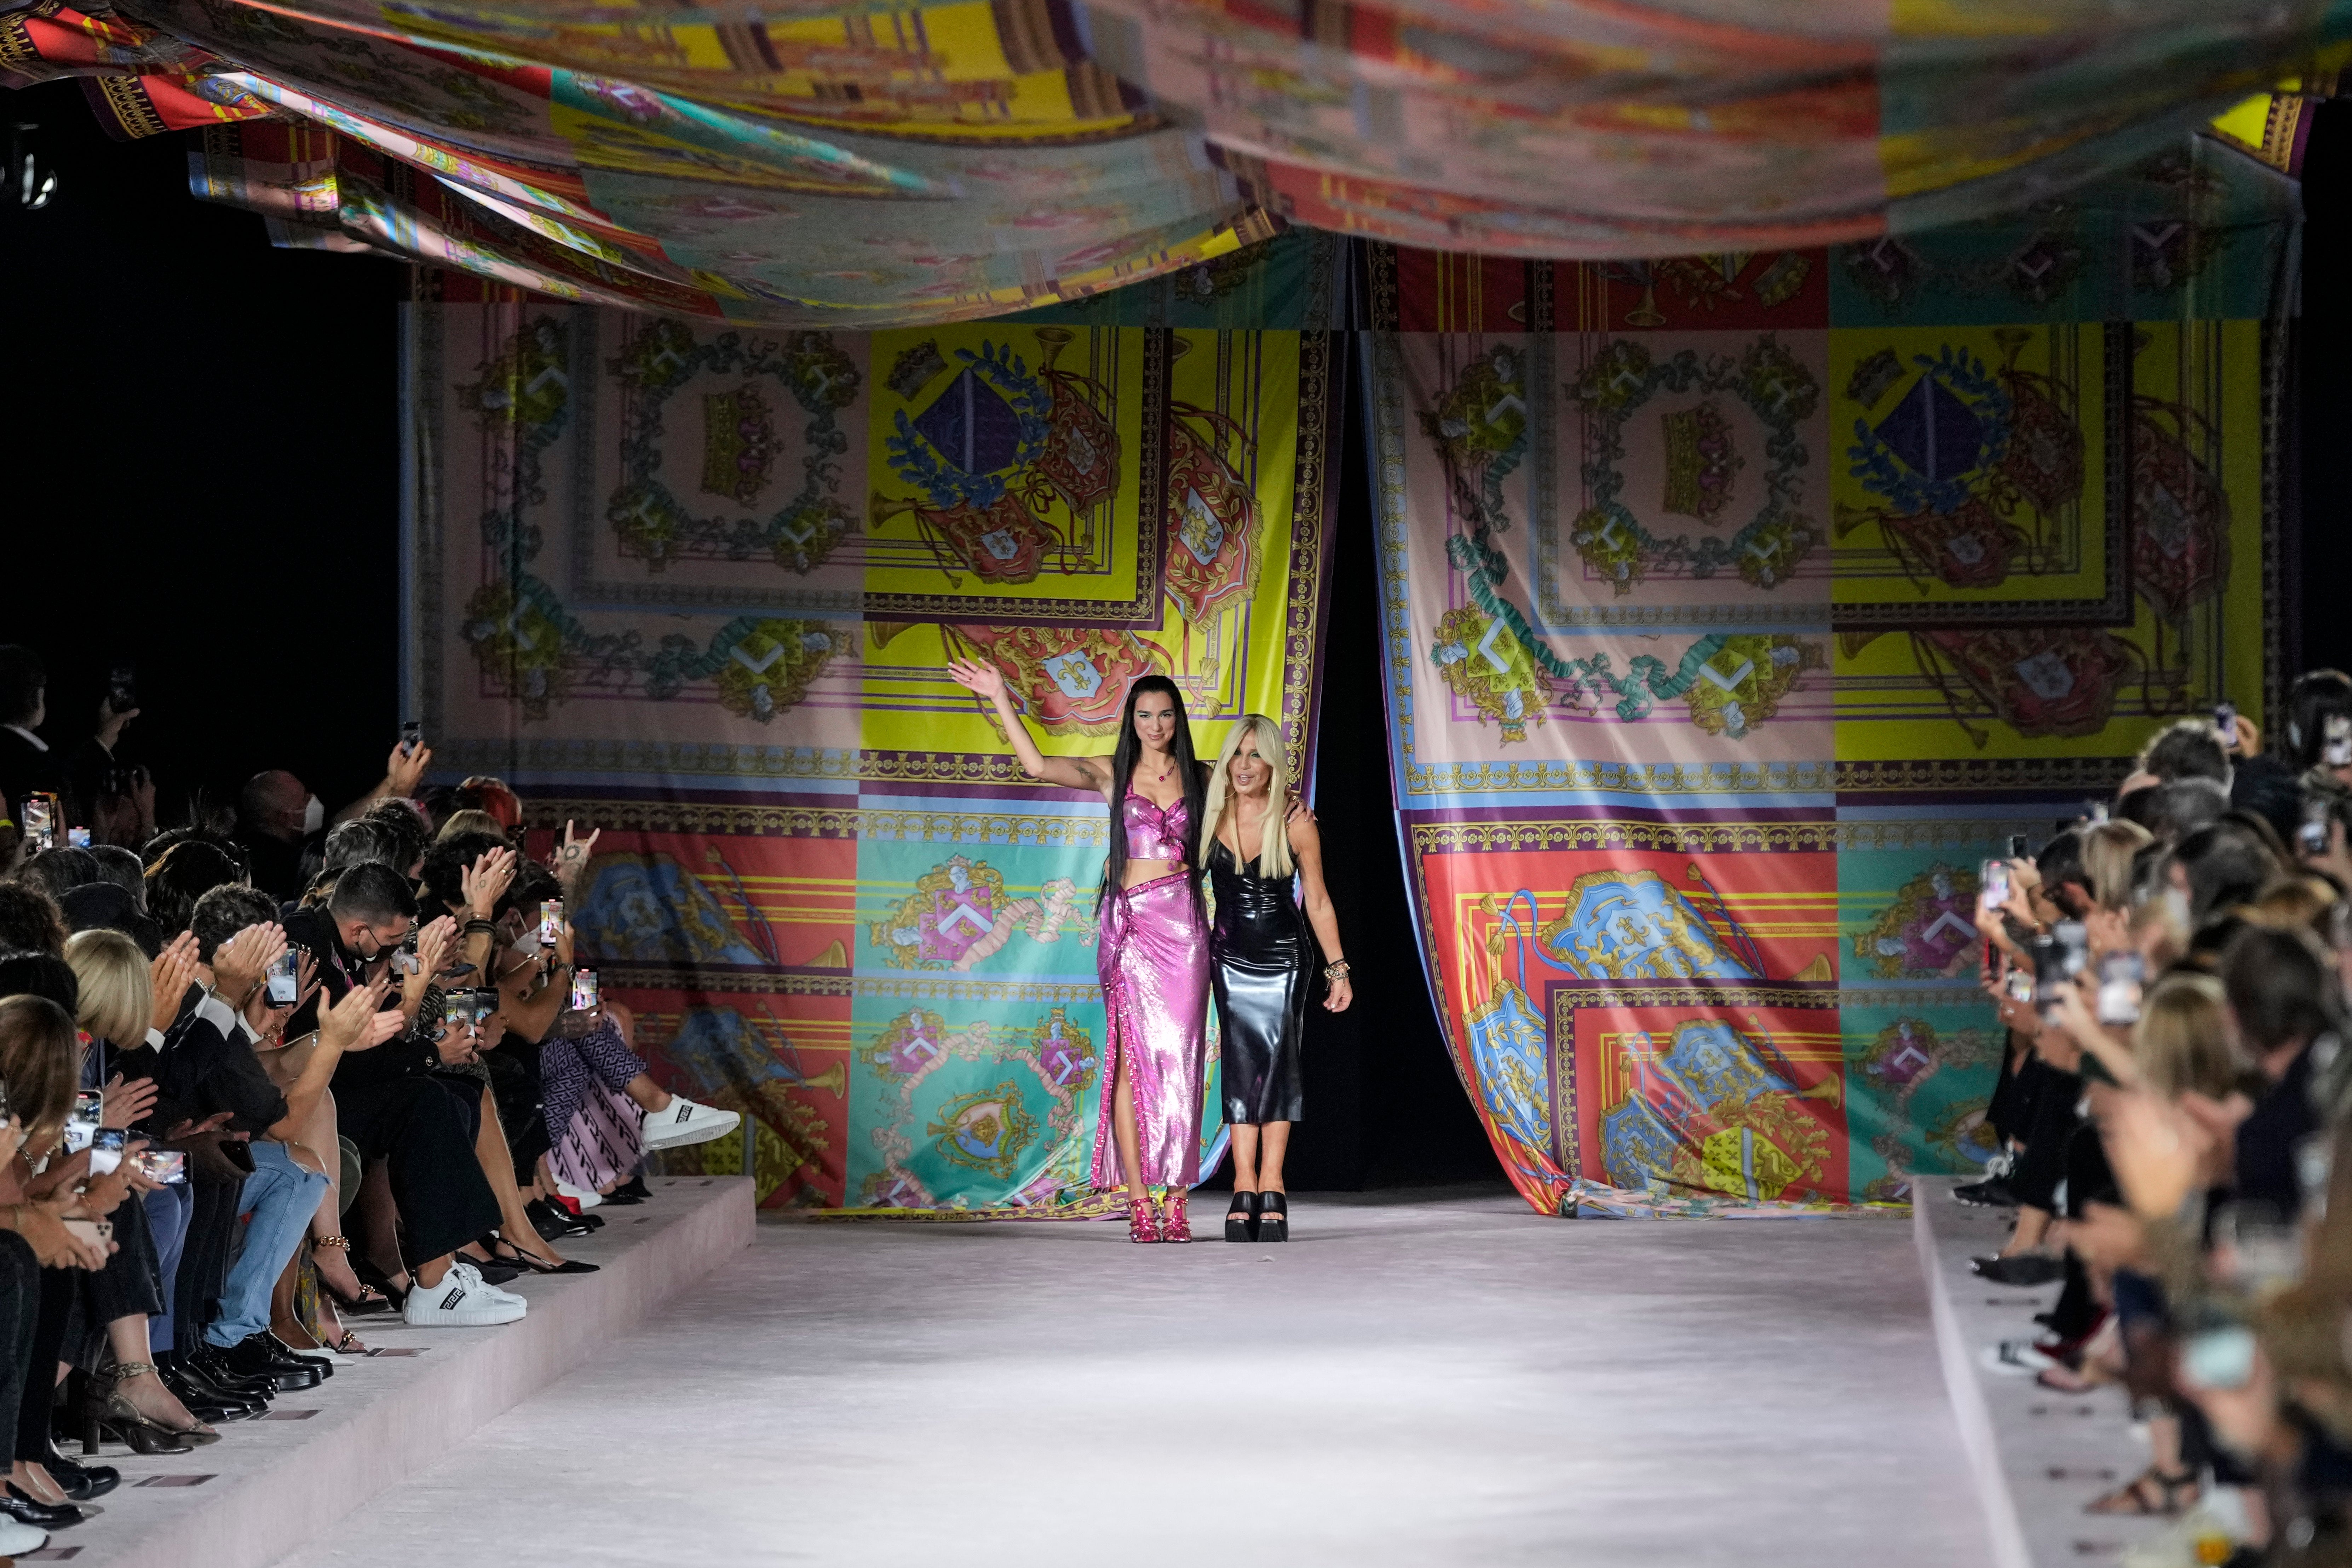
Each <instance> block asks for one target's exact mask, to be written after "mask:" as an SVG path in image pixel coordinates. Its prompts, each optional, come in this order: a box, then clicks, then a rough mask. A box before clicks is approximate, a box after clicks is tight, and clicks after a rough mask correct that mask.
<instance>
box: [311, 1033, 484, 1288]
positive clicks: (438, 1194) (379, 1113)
mask: <svg viewBox="0 0 2352 1568" xmlns="http://www.w3.org/2000/svg"><path fill="white" fill-rule="evenodd" d="M474 1097H475V1100H474V1104H475V1114H476V1116H477V1117H478V1116H479V1114H480V1105H481V1089H480V1086H479V1085H478V1084H477V1085H476V1086H475V1088H474ZM335 1114H336V1117H337V1119H338V1121H339V1123H340V1125H341V1131H342V1134H343V1136H344V1137H346V1138H349V1139H350V1140H351V1141H352V1142H354V1143H356V1144H358V1145H359V1151H360V1157H361V1158H362V1159H363V1160H373V1159H376V1158H378V1157H379V1156H381V1157H383V1159H385V1160H386V1161H387V1162H388V1163H389V1165H390V1174H391V1178H392V1201H393V1204H394V1206H395V1207H396V1208H398V1209H399V1210H400V1221H401V1224H402V1225H403V1226H405V1227H406V1229H407V1232H408V1242H407V1250H408V1255H409V1257H410V1258H413V1259H415V1260H417V1261H420V1262H421V1261H423V1260H424V1259H425V1258H438V1257H440V1256H441V1255H442V1254H444V1253H447V1252H455V1251H457V1248H458V1247H462V1246H464V1245H465V1244H466V1243H467V1242H469V1241H471V1240H473V1239H474V1238H475V1237H478V1236H481V1235H483V1234H485V1233H486V1232H488V1231H492V1230H496V1229H497V1228H498V1225H499V1199H498V1194H495V1193H493V1192H491V1191H490V1184H489V1182H488V1179H487V1178H486V1177H484V1176H483V1174H482V1167H481V1163H480V1162H479V1161H478V1160H477V1159H476V1158H475V1157H474V1135H473V1131H472V1128H471V1124H470V1123H469V1122H468V1121H467V1119H466V1118H465V1117H464V1116H463V1115H462V1114H461V1113H460V1111H459V1109H458V1103H457V1098H456V1097H455V1096H454V1095H452V1094H451V1093H450V1092H449V1090H448V1089H446V1087H445V1086H444V1085H443V1084H442V1083H441V1082H439V1081H438V1080H437V1079H434V1078H433V1077H431V1076H429V1075H418V1076H415V1077H412V1078H397V1079H388V1080H386V1081H384V1082H382V1083H372V1084H368V1085H365V1086H364V1087H362V1088H360V1089H358V1090H357V1092H355V1093H352V1094H351V1095H348V1096H346V1095H343V1094H341V1093H340V1092H339V1093H338V1094H337V1095H336V1097H335Z"/></svg>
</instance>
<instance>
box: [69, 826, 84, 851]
mask: <svg viewBox="0 0 2352 1568" xmlns="http://www.w3.org/2000/svg"><path fill="white" fill-rule="evenodd" d="M66 844H67V846H68V847H69V848H74V849H87V848H89V828H87V827H68V828H67V829H66Z"/></svg>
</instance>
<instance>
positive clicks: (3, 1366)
mask: <svg viewBox="0 0 2352 1568" xmlns="http://www.w3.org/2000/svg"><path fill="white" fill-rule="evenodd" d="M40 1318H41V1266H40V1264H39V1263H38V1262H37V1261H36V1260H35V1259H34V1258H33V1247H32V1243H30V1242H28V1241H26V1239H25V1238H24V1237H21V1236H18V1235H17V1234H16V1232H15V1231H13V1230H7V1231H0V1410H14V1411H18V1412H21V1411H22V1410H23V1409H24V1405H25V1395H26V1392H27V1391H28V1390H29V1389H30V1388H31V1387H32V1386H33V1385H34V1384H36V1383H37V1384H40V1386H41V1391H42V1392H43V1393H44V1394H49V1393H52V1392H53V1387H54V1385H53V1384H52V1383H51V1381H50V1380H51V1379H52V1378H54V1377H56V1375H57V1372H56V1365H55V1363H54V1362H53V1363H51V1364H50V1372H49V1376H48V1377H45V1378H36V1377H34V1376H33V1331H34V1330H35V1329H36V1328H37V1326H38V1325H39V1323H40ZM48 1410H49V1402H48V1401H47V1399H44V1400H43V1401H42V1402H41V1436H42V1437H43V1438H45V1439H46V1438H47V1436H48ZM41 1457H43V1458H46V1457H47V1455H46V1452H45V1453H44V1454H43V1456H41Z"/></svg>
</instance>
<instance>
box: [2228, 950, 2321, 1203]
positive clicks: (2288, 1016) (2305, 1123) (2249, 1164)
mask: <svg viewBox="0 0 2352 1568" xmlns="http://www.w3.org/2000/svg"><path fill="white" fill-rule="evenodd" d="M2221 985H2222V989H2223V990H2224V991H2225V992H2226V993H2227V994H2228V996H2229V999H2230V1013H2231V1017H2232V1018H2233V1019H2234V1020H2235V1021H2236V1023H2237V1026H2238V1027H2237V1033H2238V1039H2239V1042H2240V1043H2241V1044H2242V1046H2243V1047H2244V1048H2245V1050H2246V1052H2247V1054H2248V1055H2250V1056H2251V1057H2252V1058H2253V1066H2254V1067H2256V1068H2259V1069H2260V1070H2261V1072H2262V1075H2263V1078H2264V1079H2268V1080H2269V1082H2270V1085H2271V1089H2270V1092H2269V1093H2267V1094H2265V1095H2263V1097H2262V1099H2261V1100H2260V1101H2258V1102H2257V1103H2256V1104H2255V1106H2254V1109H2253V1110H2252V1113H2251V1114H2249V1115H2248V1116H2247V1117H2246V1119H2245V1120H2244V1121H2241V1122H2240V1123H2238V1130H2237V1135H2236V1143H2237V1159H2236V1166H2235V1183H2236V1189H2237V1196H2238V1197H2239V1198H2241V1199H2254V1200H2258V1201H2261V1202H2264V1203H2268V1204H2270V1205H2273V1207H2275V1208H2276V1209H2277V1211H2278V1213H2279V1214H2280V1215H2281V1216H2283V1217H2284V1218H2286V1219H2290V1220H2291V1219H2293V1218H2294V1215H2295V1213H2296V1211H2297V1210H2298V1209H2300V1208H2301V1207H2302V1206H2303V1183H2302V1181H2301V1179H2300V1178H2299V1176H2298V1175H2297V1173H2296V1171H2295V1152H2296V1150H2297V1148H2298V1147H2299V1146H2300V1145H2301V1144H2302V1142H2303V1141H2304V1140H2305V1138H2307V1137H2309V1136H2310V1135H2311V1134H2312V1133H2313V1132H2315V1131H2318V1128H2319V1111H2318V1108H2317V1107H2316V1106H2315V1105H2314V1104H2313V1103H2312V1099H2311V1079H2312V1072H2313V1068H2314V1067H2315V1062H2314V1060H2313V1050H2312V1047H2313V1046H2314V1044H2315V1042H2317V1041H2318V1040H2320V1039H2321V1038H2323V1037H2329V1038H2332V1037H2334V1036H2335V1034H2336V1029H2337V1028H2338V1026H2339V1023H2340V1020H2341V1018H2342V1016H2343V996H2342V991H2341V988H2340V986H2339V984H2338V982H2337V979H2336V965H2335V963H2334V962H2333V961H2332V960H2331V959H2330V957H2329V955H2328V954H2327V953H2326V952H2325V951H2324V950H2323V949H2322V948H2321V947H2320V945H2319V943H2318V942H2315V941H2314V940H2313V939H2312V938H2311V937H2310V936H2309V935H2308V934H2306V933H2305V932H2303V931H2271V930H2267V929H2265V928H2263V927H2260V926H2256V927H2252V928H2250V929H2249V930H2247V931H2246V932H2245V933H2244V934H2243V935H2242V936H2240V937H2239V938H2238V940H2237V941H2236V942H2233V943H2232V944H2231V947H2230V951H2229V953H2228V955H2227V956H2226V957H2225V958H2224V959H2223V960H2222V963H2221Z"/></svg>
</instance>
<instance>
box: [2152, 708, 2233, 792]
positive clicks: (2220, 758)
mask: <svg viewBox="0 0 2352 1568" xmlns="http://www.w3.org/2000/svg"><path fill="white" fill-rule="evenodd" d="M2139 771H2140V772H2141V773H2154V774H2155V775H2156V776H2157V777H2158V778H2159V779H2161V780H2163V781H2164V782H2165V783H2166V784H2177V783H2179V781H2180V780H2182V779H2211V780H2212V781H2213V782H2214V783H2215V784H2220V785H2221V788H2222V789H2223V790H2225V791H2226V790H2227V789H2228V788H2229V787H2230V777H2231V769H2230V750H2229V748H2228V747H2227V746H2224V745H2223V744H2222V743H2221V731H2219V730H2216V729H2215V728H2213V723H2212V721H2211V720H2210V719H2182V720H2179V721H2176V722H2174V723H2170V724H2168V725H2166V726H2165V727H2164V728H2163V729H2161V730H2159V731H2157V732H2156V735H2155V737H2154V738H2153V739H2152V740H2150V741H2149V742H2148V743H2147V745H2146V746H2144V747H2142V748H2141V749H2140V753H2139Z"/></svg>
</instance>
